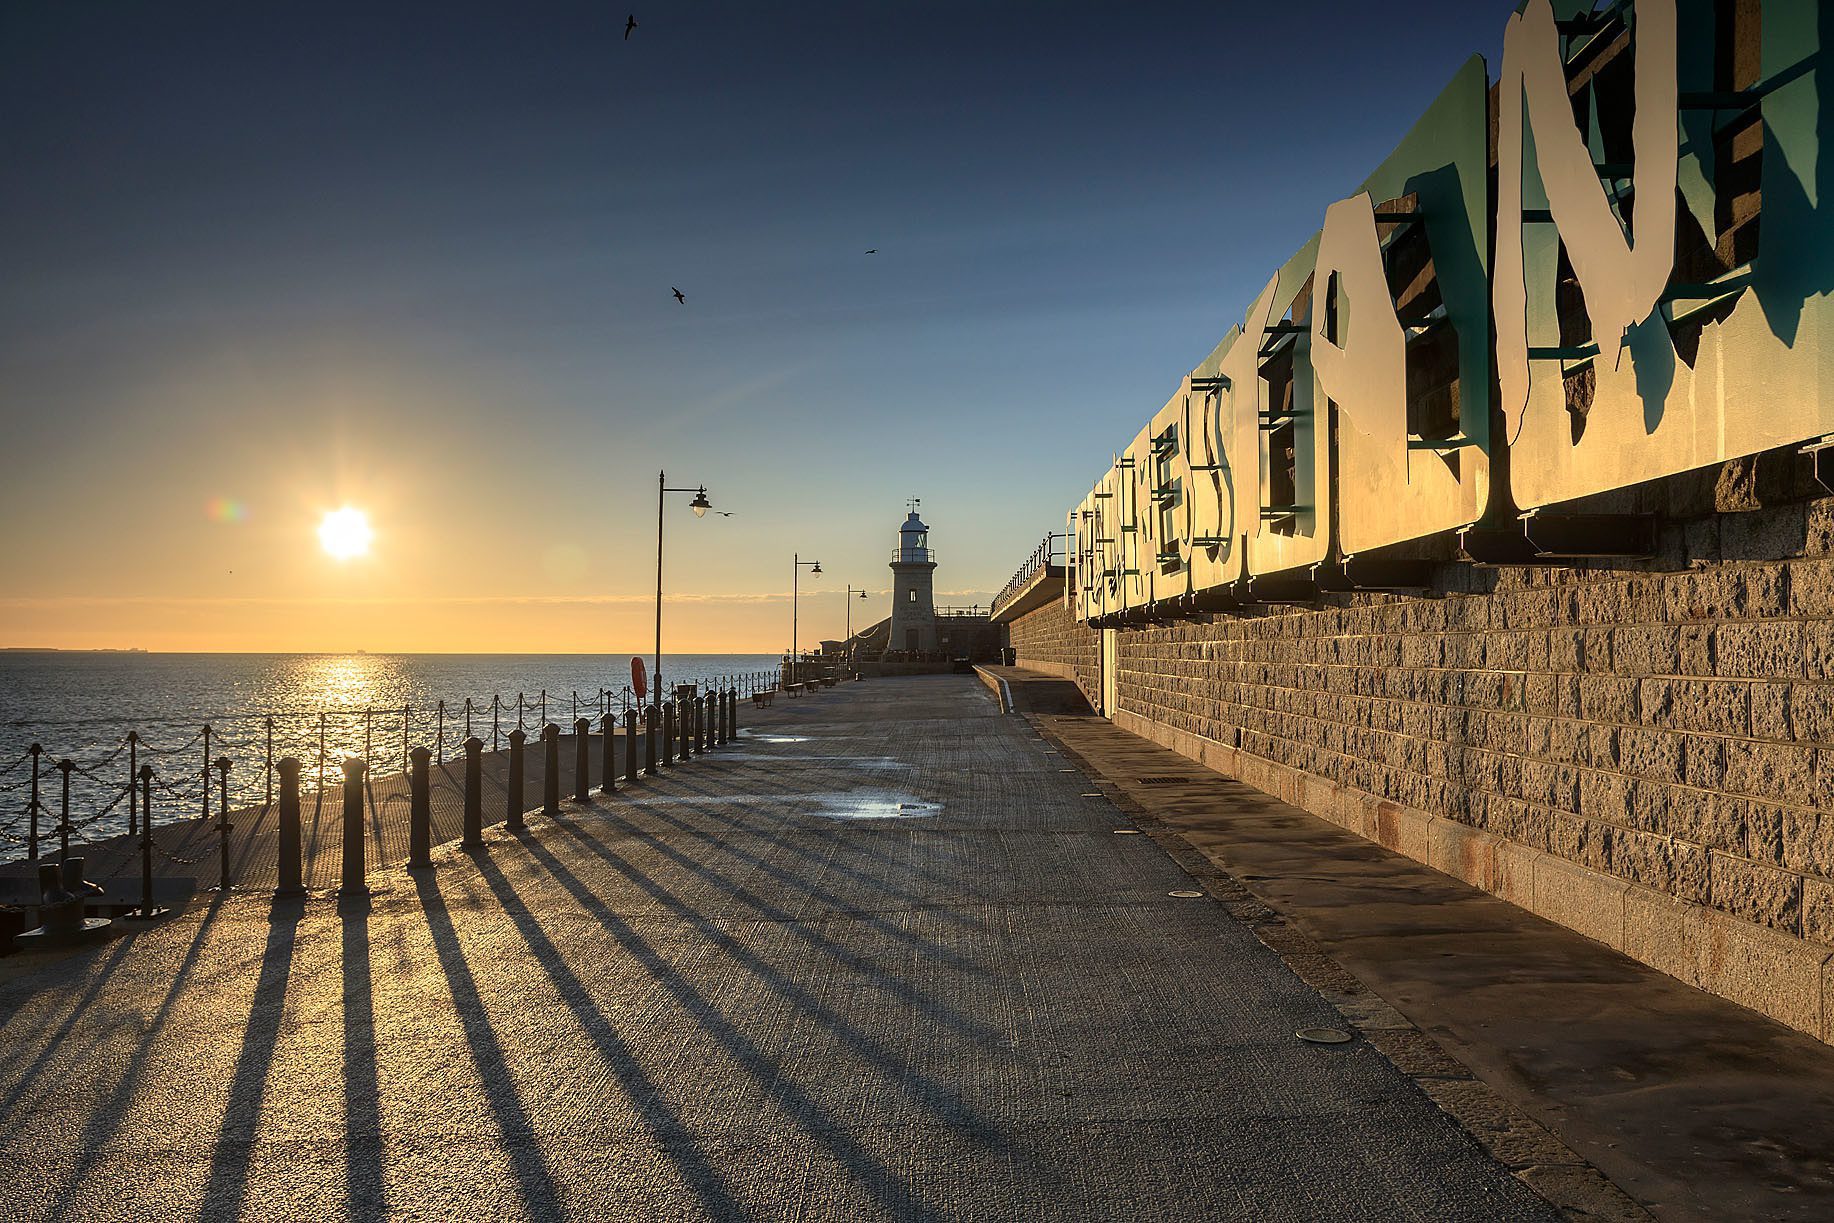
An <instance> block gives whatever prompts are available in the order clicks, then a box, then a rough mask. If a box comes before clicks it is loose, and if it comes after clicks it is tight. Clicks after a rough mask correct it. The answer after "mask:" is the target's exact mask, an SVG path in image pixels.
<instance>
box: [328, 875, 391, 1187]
mask: <svg viewBox="0 0 1834 1223" xmlns="http://www.w3.org/2000/svg"><path fill="white" fill-rule="evenodd" d="M338 916H339V917H340V918H341V919H342V921H343V936H342V939H343V952H344V1184H345V1189H346V1196H345V1210H346V1211H347V1212H348V1213H349V1214H350V1215H352V1216H353V1217H358V1218H379V1217H381V1216H383V1215H385V1214H386V1213H387V1212H388V1194H387V1190H386V1188H385V1187H384V1185H383V1179H382V1106H381V1103H380V1100H379V1096H380V1092H381V1088H380V1086H379V1085H378V1083H377V1080H376V1005H375V992H374V983H373V981H372V979H371V977H370V971H369V898H368V897H367V896H363V897H348V898H345V899H343V900H340V901H339V902H338Z"/></svg>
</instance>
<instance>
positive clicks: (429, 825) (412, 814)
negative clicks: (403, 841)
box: [408, 747, 433, 870]
mask: <svg viewBox="0 0 1834 1223" xmlns="http://www.w3.org/2000/svg"><path fill="white" fill-rule="evenodd" d="M432 758H433V753H431V752H429V751H428V750H427V749H426V748H424V747H417V748H415V749H414V750H413V751H411V752H409V753H408V761H409V763H408V869H409V870H417V869H419V868H421V867H427V866H432V865H433V856H432V855H433V779H432V777H431V775H430V774H429V773H428V771H427V764H428V762H429V761H431V760H432Z"/></svg>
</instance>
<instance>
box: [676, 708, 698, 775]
mask: <svg viewBox="0 0 1834 1223" xmlns="http://www.w3.org/2000/svg"><path fill="white" fill-rule="evenodd" d="M675 732H676V737H677V739H678V741H679V742H678V746H679V750H680V752H681V758H682V760H683V761H684V762H685V761H687V760H688V759H689V757H691V756H693V755H694V698H693V697H689V698H688V699H687V700H686V701H683V700H682V699H681V698H679V697H677V698H676V700H675Z"/></svg>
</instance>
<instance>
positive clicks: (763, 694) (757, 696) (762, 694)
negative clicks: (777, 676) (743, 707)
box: [751, 689, 777, 709]
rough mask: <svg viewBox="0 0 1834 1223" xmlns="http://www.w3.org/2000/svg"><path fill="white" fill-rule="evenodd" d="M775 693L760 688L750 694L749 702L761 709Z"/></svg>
mask: <svg viewBox="0 0 1834 1223" xmlns="http://www.w3.org/2000/svg"><path fill="white" fill-rule="evenodd" d="M776 695H777V694H776V692H775V691H770V690H765V689H760V690H758V691H757V692H754V693H752V694H751V703H752V704H754V705H756V706H757V707H758V708H760V709H762V708H764V707H765V706H766V705H768V704H770V703H771V698H772V697H774V696H776Z"/></svg>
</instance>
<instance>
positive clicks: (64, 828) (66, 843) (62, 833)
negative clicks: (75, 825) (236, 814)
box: [57, 759, 210, 862]
mask: <svg viewBox="0 0 1834 1223" xmlns="http://www.w3.org/2000/svg"><path fill="white" fill-rule="evenodd" d="M75 767H76V763H75V762H74V761H72V760H67V759H66V760H60V761H58V762H57V771H58V772H60V773H62V774H63V775H64V814H63V818H62V819H60V820H59V821H58V822H57V839H58V844H59V849H58V854H57V858H58V861H60V862H61V861H63V860H64V859H65V858H68V857H69V856H70V770H71V769H74V768H75ZM209 796H210V774H209V773H205V774H204V801H205V802H209V801H210V797H209Z"/></svg>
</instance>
